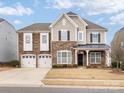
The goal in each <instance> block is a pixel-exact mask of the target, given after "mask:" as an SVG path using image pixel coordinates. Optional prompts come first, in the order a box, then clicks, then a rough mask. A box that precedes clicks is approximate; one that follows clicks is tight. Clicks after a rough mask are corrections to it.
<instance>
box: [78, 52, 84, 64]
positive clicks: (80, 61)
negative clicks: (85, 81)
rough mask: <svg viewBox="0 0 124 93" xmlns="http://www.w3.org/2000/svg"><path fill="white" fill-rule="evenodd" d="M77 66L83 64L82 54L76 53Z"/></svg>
mask: <svg viewBox="0 0 124 93" xmlns="http://www.w3.org/2000/svg"><path fill="white" fill-rule="evenodd" d="M78 66H83V54H78Z"/></svg>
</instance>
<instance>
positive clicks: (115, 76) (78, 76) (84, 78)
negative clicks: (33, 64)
mask: <svg viewBox="0 0 124 93" xmlns="http://www.w3.org/2000/svg"><path fill="white" fill-rule="evenodd" d="M42 82H43V83H44V84H45V85H69V86H116V87H124V73H115V72H113V71H112V70H107V69H106V70H105V69H80V68H73V69H71V68H70V69H51V71H49V72H48V73H47V75H46V77H45V78H44V80H42Z"/></svg>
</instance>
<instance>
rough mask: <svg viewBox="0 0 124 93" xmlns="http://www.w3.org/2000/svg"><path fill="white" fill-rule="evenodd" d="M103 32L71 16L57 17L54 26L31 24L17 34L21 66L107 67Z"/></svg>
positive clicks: (106, 48) (77, 17)
mask: <svg viewBox="0 0 124 93" xmlns="http://www.w3.org/2000/svg"><path fill="white" fill-rule="evenodd" d="M106 32H107V29H106V28H104V27H101V26H99V25H97V24H94V23H92V22H90V21H88V20H86V19H82V18H81V17H80V16H78V15H77V14H75V13H73V12H68V13H64V14H62V15H60V17H59V18H58V19H57V20H56V21H54V22H53V23H36V24H32V25H30V26H27V27H25V28H22V29H20V30H18V37H19V38H18V39H19V57H20V60H21V66H22V67H52V65H56V64H77V65H78V66H84V67H85V66H86V67H88V66H107V63H108V62H109V49H110V47H109V46H108V45H106Z"/></svg>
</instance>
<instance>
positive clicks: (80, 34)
mask: <svg viewBox="0 0 124 93" xmlns="http://www.w3.org/2000/svg"><path fill="white" fill-rule="evenodd" d="M83 38H84V34H83V31H78V41H83Z"/></svg>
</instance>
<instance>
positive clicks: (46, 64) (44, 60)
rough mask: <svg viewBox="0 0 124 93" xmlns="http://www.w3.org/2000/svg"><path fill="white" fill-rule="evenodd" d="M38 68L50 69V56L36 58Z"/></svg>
mask: <svg viewBox="0 0 124 93" xmlns="http://www.w3.org/2000/svg"><path fill="white" fill-rule="evenodd" d="M38 67H43V68H51V67H52V60H51V56H50V55H40V56H39V57H38Z"/></svg>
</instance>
